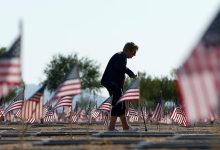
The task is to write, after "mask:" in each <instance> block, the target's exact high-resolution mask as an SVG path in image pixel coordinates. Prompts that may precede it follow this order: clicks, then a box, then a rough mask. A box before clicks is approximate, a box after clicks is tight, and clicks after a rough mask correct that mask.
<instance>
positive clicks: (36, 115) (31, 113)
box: [22, 85, 46, 122]
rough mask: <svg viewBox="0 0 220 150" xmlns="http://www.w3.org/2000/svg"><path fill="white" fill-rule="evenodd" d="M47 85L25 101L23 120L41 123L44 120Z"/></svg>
mask: <svg viewBox="0 0 220 150" xmlns="http://www.w3.org/2000/svg"><path fill="white" fill-rule="evenodd" d="M45 87H46V85H43V86H42V87H41V88H40V89H39V90H37V91H36V92H35V93H34V94H33V95H32V96H31V97H30V98H29V99H27V100H26V101H24V104H23V107H22V119H23V120H28V122H33V120H35V121H40V119H41V118H43V103H44V99H43V93H44V89H45Z"/></svg>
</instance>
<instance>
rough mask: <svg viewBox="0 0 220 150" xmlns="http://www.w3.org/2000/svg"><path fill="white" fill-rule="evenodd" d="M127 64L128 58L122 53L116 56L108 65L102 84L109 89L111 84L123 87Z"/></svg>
mask: <svg viewBox="0 0 220 150" xmlns="http://www.w3.org/2000/svg"><path fill="white" fill-rule="evenodd" d="M126 63H127V58H126V57H125V56H124V55H123V53H122V52H119V53H116V54H114V55H113V56H112V57H111V59H110V60H109V62H108V64H107V67H106V69H105V71H104V74H103V76H102V79H101V84H102V85H103V86H105V87H108V86H109V84H111V83H114V84H117V85H118V86H120V87H121V86H122V85H123V81H124V79H125V71H124V70H125V67H124V66H126Z"/></svg>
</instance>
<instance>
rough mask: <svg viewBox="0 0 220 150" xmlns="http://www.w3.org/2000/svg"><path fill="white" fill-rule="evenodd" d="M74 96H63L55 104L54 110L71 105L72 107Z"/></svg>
mask: <svg viewBox="0 0 220 150" xmlns="http://www.w3.org/2000/svg"><path fill="white" fill-rule="evenodd" d="M72 99H73V97H72V96H64V97H62V98H61V99H60V100H59V101H58V102H57V103H56V105H55V106H54V108H53V109H54V110H55V109H57V108H60V107H64V106H69V107H72Z"/></svg>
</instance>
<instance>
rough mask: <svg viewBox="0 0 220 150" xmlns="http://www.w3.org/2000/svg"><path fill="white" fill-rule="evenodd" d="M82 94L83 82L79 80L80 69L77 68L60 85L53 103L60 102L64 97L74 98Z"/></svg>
mask: <svg viewBox="0 0 220 150" xmlns="http://www.w3.org/2000/svg"><path fill="white" fill-rule="evenodd" d="M80 93H81V81H80V78H79V72H78V68H77V67H76V66H74V67H73V69H72V70H71V71H70V73H69V74H68V75H67V76H66V78H65V79H64V81H63V82H62V83H61V84H60V85H59V87H58V88H57V90H56V91H55V94H54V96H53V98H52V99H51V101H52V102H56V101H58V100H60V99H61V98H62V97H64V96H74V95H77V94H80Z"/></svg>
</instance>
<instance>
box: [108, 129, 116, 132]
mask: <svg viewBox="0 0 220 150" xmlns="http://www.w3.org/2000/svg"><path fill="white" fill-rule="evenodd" d="M106 132H118V130H117V129H113V130H110V129H108V130H107V131H106Z"/></svg>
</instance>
